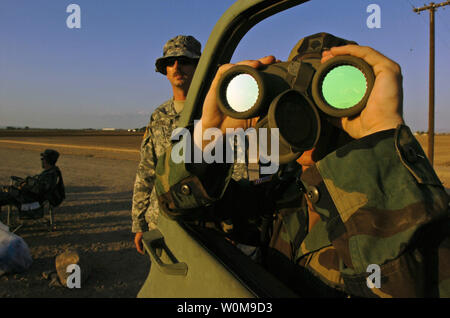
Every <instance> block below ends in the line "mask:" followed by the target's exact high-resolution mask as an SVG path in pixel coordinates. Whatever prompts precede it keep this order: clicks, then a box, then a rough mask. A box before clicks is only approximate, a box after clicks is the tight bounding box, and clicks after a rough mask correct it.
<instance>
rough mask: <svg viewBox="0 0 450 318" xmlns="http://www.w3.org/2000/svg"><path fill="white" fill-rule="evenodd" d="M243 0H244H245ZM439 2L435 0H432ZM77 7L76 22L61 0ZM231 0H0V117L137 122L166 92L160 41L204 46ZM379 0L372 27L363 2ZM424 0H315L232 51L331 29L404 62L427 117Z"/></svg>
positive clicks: (291, 41) (441, 18)
mask: <svg viewBox="0 0 450 318" xmlns="http://www.w3.org/2000/svg"><path fill="white" fill-rule="evenodd" d="M241 1H245V0H241ZM438 2H439V1H438ZM71 3H76V4H78V5H79V6H80V8H81V29H69V28H67V26H66V19H67V17H68V16H69V13H66V7H67V6H68V5H69V4H71ZM233 3H234V1H230V0H220V1H219V0H133V1H125V0H108V1H105V0H70V1H65V0H33V1H30V0H28V1H25V0H0V126H30V127H40V128H102V127H116V128H134V127H142V126H145V125H146V123H147V121H148V118H149V115H150V113H151V112H152V111H153V110H154V109H155V108H156V107H157V106H158V105H159V104H161V103H162V102H163V101H165V100H167V99H168V98H170V96H171V89H170V85H169V83H168V81H167V80H166V79H165V77H164V76H163V75H161V74H159V73H156V72H155V70H154V62H155V59H156V58H158V57H160V56H161V55H162V47H163V45H164V43H165V42H166V41H167V40H168V39H169V38H171V37H173V36H175V35H177V34H191V35H194V36H195V37H196V38H197V39H198V40H200V42H201V43H202V45H203V46H204V45H205V43H206V41H207V39H208V36H209V33H210V32H211V30H212V28H213V27H214V25H215V23H216V22H217V20H218V19H219V18H220V16H221V15H222V13H223V12H225V10H226V9H227V8H228V7H230V6H231V5H232V4H233ZM372 3H374V4H377V5H379V7H380V8H381V28H374V29H370V28H368V27H367V24H366V20H367V18H368V16H369V15H370V13H368V12H366V9H367V7H368V6H369V4H372ZM423 4H424V1H423V0H419V1H417V0H371V1H365V0H340V1H336V0H312V1H310V2H308V3H305V4H303V5H300V6H297V7H294V8H292V9H289V10H287V11H285V12H282V13H280V14H277V15H275V16H273V17H271V18H269V19H266V20H264V21H262V22H261V23H260V24H258V25H256V26H255V27H254V28H253V29H252V30H250V32H249V33H248V34H247V35H246V36H245V37H244V38H243V40H242V41H241V43H240V44H239V46H238V48H237V50H236V52H235V55H234V56H233V59H232V61H238V60H242V59H249V58H258V57H261V56H265V55H268V54H274V55H275V56H277V57H278V58H280V59H282V60H283V59H286V58H287V57H288V55H289V51H290V50H291V48H292V47H293V46H294V45H295V43H296V42H297V41H298V40H299V39H300V38H302V37H304V36H307V35H310V34H313V33H316V32H321V31H324V32H329V33H332V34H334V35H336V36H340V37H343V38H347V39H351V40H355V41H357V42H358V43H359V44H361V45H368V46H372V47H374V48H375V49H377V50H379V51H381V52H382V53H383V54H385V55H386V56H388V57H390V58H392V59H393V60H395V61H397V62H398V63H399V64H400V65H401V66H402V71H403V77H404V81H403V82H404V96H405V97H404V113H405V119H406V122H407V124H408V125H410V126H411V127H412V129H413V130H414V131H416V130H427V127H428V59H429V55H428V54H429V14H428V11H425V12H423V13H421V14H420V15H418V14H417V13H414V12H413V11H412V7H413V6H416V7H419V6H423ZM449 56H450V6H447V7H446V9H445V10H444V9H442V8H441V9H439V10H438V11H437V12H436V131H438V132H443V131H450V107H449V106H450V105H449V104H450V103H449V100H450V89H449V86H448V79H449V78H450V59H449V58H448V57H449Z"/></svg>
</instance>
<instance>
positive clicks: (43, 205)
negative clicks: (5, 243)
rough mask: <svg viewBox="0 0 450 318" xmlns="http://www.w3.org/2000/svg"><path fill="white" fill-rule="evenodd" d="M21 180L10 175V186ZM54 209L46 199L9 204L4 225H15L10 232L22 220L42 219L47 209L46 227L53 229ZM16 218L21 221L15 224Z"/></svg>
mask: <svg viewBox="0 0 450 318" xmlns="http://www.w3.org/2000/svg"><path fill="white" fill-rule="evenodd" d="M22 181H23V179H22V178H20V177H16V176H11V183H10V184H11V186H14V185H17V184H18V183H20V182H22ZM53 190H54V189H52V190H51V191H53ZM55 209H56V207H55V206H53V205H51V204H50V202H49V201H48V200H44V201H42V202H39V201H31V202H23V203H20V204H18V205H9V206H8V214H7V220H6V225H8V226H9V227H10V228H12V227H13V226H15V227H14V229H13V230H12V231H11V232H16V231H18V230H19V229H20V228H22V227H23V226H24V223H23V221H26V220H38V219H42V218H43V217H44V215H45V210H47V213H48V215H49V217H48V223H47V225H48V229H49V231H53V230H54V229H55V226H54V220H53V216H54V213H55ZM14 211H16V212H17V213H14ZM13 219H14V221H13ZM17 219H19V220H21V221H22V222H21V223H20V224H17V223H18V222H17Z"/></svg>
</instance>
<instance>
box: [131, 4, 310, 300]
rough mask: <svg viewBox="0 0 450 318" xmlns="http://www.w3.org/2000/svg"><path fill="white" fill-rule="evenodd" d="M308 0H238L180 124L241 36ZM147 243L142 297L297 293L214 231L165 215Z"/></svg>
mask: <svg viewBox="0 0 450 318" xmlns="http://www.w3.org/2000/svg"><path fill="white" fill-rule="evenodd" d="M306 1H308V0H245V1H239V0H238V1H236V3H235V4H233V5H232V6H231V7H230V8H229V9H228V10H227V11H226V12H225V13H224V14H223V16H222V17H221V18H220V20H219V21H218V22H217V24H216V26H215V27H214V29H213V31H212V33H211V35H210V37H209V39H208V42H207V43H206V46H205V49H204V51H203V53H202V57H201V59H200V61H199V64H198V66H197V69H196V72H195V74H194V77H193V80H192V83H191V86H190V89H189V93H188V96H187V99H186V102H185V106H184V109H183V112H182V115H181V119H180V124H179V126H180V127H186V126H188V125H189V124H190V123H192V122H193V121H194V120H195V119H198V118H199V117H200V114H201V107H199V105H202V104H203V100H204V98H205V96H206V93H207V91H208V88H209V84H210V83H211V81H212V79H213V78H214V76H215V73H216V71H217V67H218V65H221V64H225V63H228V62H229V61H230V59H231V57H232V55H233V53H234V50H235V49H236V47H237V45H238V43H239V42H240V40H241V39H242V37H243V36H244V35H245V34H246V33H247V32H248V31H249V30H250V29H251V28H252V27H253V26H254V25H256V24H257V23H259V22H260V21H262V20H263V19H266V18H268V17H270V16H272V15H274V14H276V13H278V12H281V11H283V10H286V9H288V8H291V7H293V6H295V5H298V4H301V3H303V2H306ZM143 242H144V247H145V250H146V251H147V253H148V254H149V255H150V258H151V266H150V273H149V275H148V277H147V279H146V281H145V283H144V285H143V286H142V288H141V290H140V291H139V294H138V297H164V298H166V297H167V298H168V297H179V298H182V297H295V296H296V295H295V294H294V293H293V292H292V291H291V290H290V289H288V288H287V287H286V286H285V285H283V284H282V283H281V282H280V281H279V280H277V279H276V278H275V277H274V276H272V275H271V274H270V273H268V272H267V271H266V270H264V269H263V268H262V267H261V266H260V265H258V264H257V263H255V262H253V261H252V260H251V259H250V258H249V257H248V256H246V255H244V254H243V253H242V252H241V251H239V250H238V249H237V248H236V247H235V246H233V245H232V244H231V243H229V242H227V241H226V240H225V239H224V238H223V237H222V236H219V235H218V234H217V233H215V232H214V231H212V230H210V229H207V228H204V227H199V226H193V225H188V224H184V223H180V222H175V221H172V220H169V219H167V218H165V217H164V216H162V215H161V216H160V218H159V221H158V229H157V230H153V231H150V232H147V233H145V234H144V238H143Z"/></svg>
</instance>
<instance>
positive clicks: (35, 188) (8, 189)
mask: <svg viewBox="0 0 450 318" xmlns="http://www.w3.org/2000/svg"><path fill="white" fill-rule="evenodd" d="M58 157H59V153H58V152H57V151H56V150H53V149H46V150H45V151H44V152H43V153H41V163H42V168H43V169H44V171H42V172H41V173H40V174H38V175H35V176H29V177H26V178H25V179H22V178H19V177H12V178H13V181H14V184H13V185H11V186H4V187H2V190H1V192H0V206H3V205H10V204H13V205H15V206H17V207H20V206H21V204H23V203H31V202H39V203H42V202H44V201H45V200H48V201H49V202H50V204H52V205H54V206H56V205H59V204H60V203H61V202H62V200H63V199H64V198H65V193H64V183H63V179H62V175H61V171H60V170H59V168H58V167H57V166H55V164H56V161H57V160H58Z"/></svg>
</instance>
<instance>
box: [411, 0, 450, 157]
mask: <svg viewBox="0 0 450 318" xmlns="http://www.w3.org/2000/svg"><path fill="white" fill-rule="evenodd" d="M449 4H450V1H445V2H441V3H438V4H435V3H434V2H431V3H430V4H429V5H427V6H424V7H422V8H414V9H413V11H414V12H417V13H418V14H420V12H422V11H424V10H428V11H430V84H429V95H428V96H429V97H428V159H429V160H430V162H431V165H433V161H434V12H435V11H436V10H437V8H439V7H443V6H446V5H449Z"/></svg>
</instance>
